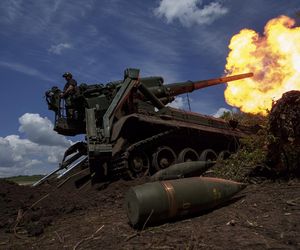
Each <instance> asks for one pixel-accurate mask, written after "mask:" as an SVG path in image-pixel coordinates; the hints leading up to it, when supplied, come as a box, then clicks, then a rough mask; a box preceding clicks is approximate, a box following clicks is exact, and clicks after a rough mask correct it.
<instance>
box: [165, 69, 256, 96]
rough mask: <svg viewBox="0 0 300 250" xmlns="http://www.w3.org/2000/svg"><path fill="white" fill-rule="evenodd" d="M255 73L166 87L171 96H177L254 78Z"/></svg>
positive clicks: (172, 84) (180, 83)
mask: <svg viewBox="0 0 300 250" xmlns="http://www.w3.org/2000/svg"><path fill="white" fill-rule="evenodd" d="M252 76H253V73H245V74H239V75H233V76H227V77H220V78H215V79H209V80H201V81H187V82H179V83H171V84H168V85H166V88H167V89H168V91H169V94H170V95H171V96H177V95H181V94H184V93H188V92H192V91H194V90H197V89H203V88H206V87H210V86H214V85H219V84H221V83H226V82H231V81H236V80H240V79H244V78H248V77H252Z"/></svg>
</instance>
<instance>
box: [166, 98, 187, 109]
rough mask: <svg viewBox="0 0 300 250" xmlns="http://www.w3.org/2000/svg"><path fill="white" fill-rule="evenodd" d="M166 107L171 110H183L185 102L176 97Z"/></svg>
mask: <svg viewBox="0 0 300 250" xmlns="http://www.w3.org/2000/svg"><path fill="white" fill-rule="evenodd" d="M167 106H169V107H171V108H177V109H184V108H185V106H186V100H185V99H184V98H183V97H181V96H177V97H176V98H175V100H174V101H173V102H171V103H169V104H168V105H167Z"/></svg>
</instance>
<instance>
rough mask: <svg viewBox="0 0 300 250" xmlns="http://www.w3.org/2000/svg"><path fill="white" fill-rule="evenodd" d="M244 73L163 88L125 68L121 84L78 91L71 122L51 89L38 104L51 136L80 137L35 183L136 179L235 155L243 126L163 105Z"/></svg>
mask: <svg viewBox="0 0 300 250" xmlns="http://www.w3.org/2000/svg"><path fill="white" fill-rule="evenodd" d="M252 75H253V74H252V73H246V74H241V75H234V76H228V77H221V78H216V79H210V80H201V81H187V82H178V83H172V84H164V80H163V78H162V77H143V78H141V77H140V76H139V70H138V69H126V70H125V73H124V79H123V80H120V81H115V82H110V83H108V84H106V85H102V84H92V85H87V84H81V85H80V86H78V87H77V92H76V94H74V96H73V97H72V105H71V107H70V106H69V107H68V108H69V109H71V110H72V115H71V116H66V115H65V108H64V104H63V100H62V99H61V98H60V93H61V91H60V90H59V89H58V88H57V87H53V88H52V89H50V90H48V91H47V92H46V101H47V103H48V108H49V109H50V110H52V111H54V113H55V126H54V130H55V131H56V132H57V133H59V134H61V135H66V136H75V135H79V134H85V135H86V137H85V141H84V142H79V143H76V144H74V145H72V146H71V147H70V148H69V149H68V150H67V151H66V152H65V155H64V158H63V161H62V163H61V164H60V167H59V168H58V169H57V170H55V171H53V172H52V173H50V174H49V175H48V176H46V177H45V178H44V179H42V180H41V181H40V182H39V183H41V182H43V181H44V180H45V179H48V178H49V176H52V175H53V174H54V173H56V172H57V171H59V170H62V169H66V170H65V171H64V172H63V174H61V175H60V176H69V177H70V176H72V177H74V176H75V177H76V176H77V178H78V180H79V179H81V180H88V179H92V180H99V179H103V178H110V179H111V178H139V177H141V176H144V175H147V174H153V173H155V172H156V171H158V170H161V169H164V168H167V167H169V166H170V165H172V164H174V163H180V162H186V161H199V160H200V161H207V160H211V161H214V160H215V159H216V158H217V157H224V156H226V155H228V154H229V153H230V152H234V151H236V150H237V146H238V141H239V138H241V137H244V136H245V135H247V134H249V133H252V129H251V128H250V127H246V126H242V125H240V124H238V123H237V122H227V121H224V120H222V119H218V118H214V117H211V116H206V115H202V114H198V113H193V112H188V111H184V110H180V109H176V108H172V107H170V106H168V104H169V103H171V102H172V101H173V100H174V99H175V97H176V96H178V95H181V94H184V93H189V92H192V91H195V90H198V89H202V88H206V87H210V86H213V85H218V84H221V83H226V82H230V81H235V80H239V79H243V78H246V77H251V76H252ZM68 113H70V112H68ZM78 183H80V181H79V182H78ZM37 184H38V183H37Z"/></svg>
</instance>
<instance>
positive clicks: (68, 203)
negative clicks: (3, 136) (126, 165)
mask: <svg viewBox="0 0 300 250" xmlns="http://www.w3.org/2000/svg"><path fill="white" fill-rule="evenodd" d="M142 182H145V180H139V181H127V182H126V181H117V182H114V183H111V184H110V185H108V186H107V187H106V188H105V189H102V190H98V189H99V187H98V189H97V188H95V187H94V188H92V189H88V190H82V191H80V192H78V191H74V190H73V189H68V188H65V189H56V188H54V187H52V186H50V185H47V184H46V185H43V186H42V187H38V188H32V187H28V186H18V185H17V184H14V183H12V182H7V181H1V182H0V249H300V196H299V195H300V180H296V179H294V180H290V181H278V180H277V181H276V182H273V181H265V182H263V183H260V184H251V185H249V186H248V187H247V188H246V189H244V190H243V191H242V192H241V193H240V194H239V197H238V198H239V199H237V200H236V201H235V202H232V203H230V204H229V205H226V206H223V207H221V208H218V209H215V210H213V211H210V212H207V213H205V214H201V215H198V216H196V217H193V218H188V219H184V220H177V221H173V222H169V223H166V224H162V225H159V226H155V227H146V228H144V230H140V231H137V230H135V229H133V228H132V227H131V226H130V225H129V224H128V219H127V217H126V210H125V209H124V195H125V193H126V191H127V190H128V188H129V187H130V186H132V185H136V184H140V183H142ZM36 202H37V203H36Z"/></svg>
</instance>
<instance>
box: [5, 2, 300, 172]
mask: <svg viewBox="0 0 300 250" xmlns="http://www.w3.org/2000/svg"><path fill="white" fill-rule="evenodd" d="M299 10H300V1H299V0H252V1H241V0H215V1H205V0H204V1H201V0H156V1H154V0H144V1H138V0H128V1H124V0H123V1H122V0H99V1H96V0H85V1H80V0H40V1H37V0H35V1H34V0H2V1H1V2H0V48H1V50H0V81H1V87H2V91H1V92H0V113H1V117H2V119H1V123H0V177H1V176H8V175H14V174H31V173H45V172H47V171H49V170H50V169H52V168H54V167H55V166H56V165H57V161H58V160H59V159H60V157H61V153H60V152H61V151H63V149H64V148H65V147H67V146H68V145H70V143H71V142H70V140H72V138H67V139H66V138H64V137H60V136H58V135H56V134H55V133H54V132H53V131H52V124H51V121H52V120H53V114H52V112H50V111H48V110H47V106H46V104H45V102H44V99H43V96H44V92H45V91H46V90H47V89H48V88H50V87H51V86H53V85H57V86H60V87H61V88H62V87H63V85H64V81H63V78H62V77H61V76H62V73H63V72H65V71H71V72H72V73H73V75H74V78H75V79H76V80H77V81H78V82H79V83H82V82H85V83H99V82H101V83H105V82H108V81H111V80H119V79H121V78H122V76H123V70H124V69H125V68H127V67H135V68H140V70H141V75H142V76H150V75H160V76H163V77H164V79H165V82H167V83H172V82H176V81H185V80H200V79H209V78H214V77H218V76H221V75H222V74H223V72H224V65H225V63H226V56H227V54H228V52H229V51H228V48H227V47H228V44H229V41H230V38H231V37H232V36H233V35H234V34H236V33H238V32H239V31H240V30H241V29H243V28H251V29H254V30H256V31H258V32H262V31H263V27H264V25H265V24H266V22H267V21H268V20H270V19H271V18H274V17H277V16H279V15H288V16H290V17H292V18H296V21H297V25H298V26H299V23H300V20H299V17H298V19H297V16H296V12H297V11H299ZM224 88H225V87H224V86H216V87H212V88H209V89H205V90H201V91H198V92H196V93H193V94H191V95H190V98H191V100H192V102H191V106H192V111H195V112H201V113H205V114H215V113H216V112H217V111H218V110H219V109H220V108H222V107H224V108H229V109H231V107H229V106H228V105H227V104H226V103H225V102H224V96H223V91H224ZM184 98H185V96H183V97H182V98H181V99H178V102H177V104H178V105H180V107H182V108H186V104H185V99H184Z"/></svg>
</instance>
